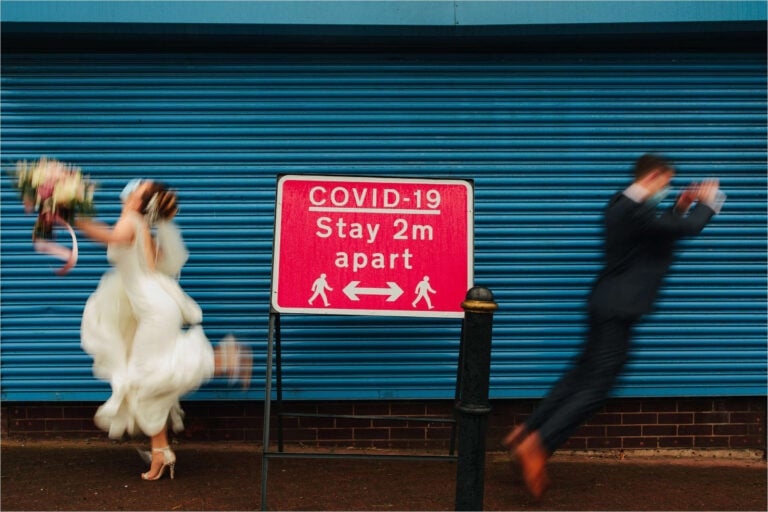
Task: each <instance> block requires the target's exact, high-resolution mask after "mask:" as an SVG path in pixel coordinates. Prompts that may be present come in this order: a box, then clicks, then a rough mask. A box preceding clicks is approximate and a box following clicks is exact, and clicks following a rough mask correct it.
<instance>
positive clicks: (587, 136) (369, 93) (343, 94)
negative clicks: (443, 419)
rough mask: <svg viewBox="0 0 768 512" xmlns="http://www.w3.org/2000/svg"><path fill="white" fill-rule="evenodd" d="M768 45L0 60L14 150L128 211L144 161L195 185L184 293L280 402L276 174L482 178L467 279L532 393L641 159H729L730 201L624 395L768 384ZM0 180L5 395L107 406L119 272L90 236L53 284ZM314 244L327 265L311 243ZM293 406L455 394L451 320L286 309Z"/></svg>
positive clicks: (509, 388)
mask: <svg viewBox="0 0 768 512" xmlns="http://www.w3.org/2000/svg"><path fill="white" fill-rule="evenodd" d="M765 72H766V70H765V62H764V56H763V55H754V56H750V55H732V54H696V55H663V56H660V55H653V56H642V55H616V56H613V57H611V56H598V55H583V56H555V55H537V56H535V57H526V56H516V55H505V56H479V55H472V56H450V55H441V56H406V55H399V56H380V55H355V56H350V55H337V56H332V55H329V56H319V55H312V56H301V55H293V56H287V55H279V56H253V55H234V56H225V55H200V56H194V55H163V56H152V55H125V54H114V55H101V56H89V55H37V54H36V55H4V56H3V73H2V151H3V165H4V167H5V168H9V167H12V164H13V162H15V161H16V160H17V159H33V158H37V157H39V156H40V155H48V156H50V157H55V158H59V159H61V160H64V161H67V162H72V163H76V164H78V165H80V166H82V167H83V168H84V169H85V170H86V171H87V172H88V173H90V174H91V176H92V177H93V178H95V179H97V180H98V181H99V182H100V183H101V189H100V190H99V192H98V194H97V197H96V201H97V207H98V209H99V212H100V215H101V216H102V218H103V219H104V220H107V221H109V222H112V221H114V220H115V219H116V216H117V214H118V207H119V205H118V200H117V195H118V192H119V190H120V188H121V187H122V185H123V184H124V183H125V181H126V180H128V179H129V178H132V177H139V176H145V177H153V178H157V179H163V180H167V181H168V182H170V183H171V184H172V185H173V186H174V187H176V188H177V189H178V190H179V191H180V199H181V204H182V209H181V213H180V215H179V218H178V219H179V223H180V224H181V226H182V228H183V229H184V232H185V235H186V238H187V241H188V243H189V247H190V249H191V258H190V261H189V264H188V265H187V267H186V268H185V270H184V271H183V274H182V284H183V286H184V287H185V289H186V290H187V291H188V292H189V293H190V294H191V295H192V296H193V297H194V298H196V299H197V300H198V301H199V302H200V304H201V306H202V307H203V310H204V313H205V328H206V331H207V333H208V334H209V337H210V338H211V339H212V340H214V341H215V340H217V339H219V338H220V337H221V336H222V335H224V334H225V333H227V332H233V333H234V334H236V335H237V336H239V337H240V338H242V339H243V340H245V341H247V342H249V343H251V344H252V345H253V347H254V349H255V353H256V354H257V361H256V367H255V373H254V377H255V386H254V387H253V388H252V389H251V391H249V392H247V393H244V392H241V391H239V390H231V389H229V388H227V387H226V384H225V383H224V382H220V381H215V382H213V383H210V384H208V385H206V386H205V387H204V388H203V389H201V390H200V391H198V392H197V393H195V394H194V395H193V398H201V399H202V398H206V399H208V398H231V399H239V398H245V397H247V398H251V399H257V400H260V399H261V398H262V397H263V382H262V381H263V378H262V376H263V370H264V368H263V366H264V359H265V352H266V350H265V344H266V331H267V315H268V302H269V284H270V283H269V280H270V269H271V261H270V259H271V252H272V251H271V243H272V230H273V210H274V190H275V181H276V176H277V175H278V174H279V173H318V174H336V173H339V174H349V175H383V176H418V177H460V178H471V179H474V180H475V204H476V213H475V226H476V235H475V261H476V270H475V279H476V283H477V284H479V285H483V286H488V287H489V288H491V289H492V290H493V292H494V294H495V297H496V300H497V302H498V303H499V306H500V309H499V311H498V313H497V314H496V315H495V324H494V342H493V369H492V396H493V397H533V396H540V395H541V394H542V393H543V392H544V391H545V390H546V389H547V388H548V386H549V385H550V384H551V382H552V381H553V379H555V378H556V377H557V375H558V374H559V373H560V372H561V371H562V369H563V368H564V367H565V365H566V364H567V362H568V361H569V359H570V358H571V357H572V356H573V354H574V353H575V351H576V350H577V347H578V346H579V344H580V343H581V339H582V336H583V334H584V326H583V323H582V322H583V320H584V315H583V305H584V297H585V294H586V293H587V291H588V289H589V286H590V283H591V281H592V279H593V278H594V275H595V273H596V272H597V270H598V268H599V258H600V240H601V231H600V216H601V212H602V209H603V207H604V205H605V203H606V201H607V200H608V198H609V197H610V195H611V194H612V193H613V192H614V191H616V190H618V189H620V188H622V187H624V186H625V185H626V184H627V182H628V180H629V169H630V166H631V163H632V161H633V160H634V159H635V158H636V157H637V156H639V155H640V154H642V153H643V152H645V151H647V150H655V151H660V152H663V153H666V154H667V155H668V156H670V157H671V158H672V159H673V160H675V161H676V162H677V163H678V167H679V170H678V176H679V177H678V182H680V183H682V182H683V181H685V180H688V179H696V178H703V177H707V176H719V177H721V179H722V186H723V188H724V189H725V191H726V192H727V193H728V195H729V196H728V203H727V204H726V207H725V209H724V211H723V213H722V215H720V216H719V217H717V218H716V220H715V221H714V222H713V223H712V224H711V225H710V226H709V227H707V228H706V230H705V231H704V233H703V235H702V236H701V237H700V238H698V239H696V240H693V241H689V242H686V243H685V244H684V247H685V250H684V252H683V253H682V255H681V257H680V258H679V261H678V262H677V263H676V265H675V267H674V269H673V272H672V274H671V275H670V277H669V279H668V286H667V287H666V288H665V290H664V292H663V295H662V297H661V300H660V303H659V308H658V312H657V313H655V314H654V315H653V316H651V317H650V318H648V320H647V321H646V322H645V323H644V324H643V325H642V326H640V327H639V328H638V329H637V335H636V347H637V349H636V351H635V355H634V358H633V361H632V363H631V365H630V367H629V369H628V371H627V373H626V375H625V377H624V378H623V380H622V384H621V387H620V389H619V390H618V393H619V394H621V395H624V396H654V395H656V396H664V395H678V396H679V395H745V394H747V395H748V394H764V393H765V383H766V344H765V341H766V169H765V163H766V126H765V111H766V98H765V90H766V79H765ZM32 224H33V219H32V218H31V217H30V216H27V215H25V214H24V213H23V211H22V208H21V205H20V203H19V202H18V200H17V199H16V197H15V195H14V191H13V190H12V188H11V186H10V182H9V180H8V179H4V180H3V183H2V233H1V235H0V236H2V268H1V271H2V275H1V276H0V277H1V278H2V282H1V284H0V286H1V287H2V288H1V291H2V398H3V399H5V400H50V399H62V400H81V399H86V400H90V399H94V400H101V399H104V398H105V397H106V395H107V390H108V387H107V386H106V385H105V384H103V383H99V382H97V381H96V380H95V379H94V378H93V377H92V376H91V371H90V360H89V358H88V357H87V356H86V355H85V354H84V353H83V352H82V351H81V350H80V348H79V322H80V314H81V312H82V308H83V305H84V303H85V300H86V298H87V297H88V295H89V293H91V292H92V290H93V289H94V288H95V287H96V285H97V283H98V278H99V276H100V275H101V274H102V272H104V270H105V269H106V268H107V263H106V260H105V257H104V251H103V249H102V248H99V247H96V246H95V245H93V244H90V243H87V242H84V243H83V245H82V248H81V249H82V250H81V258H80V263H79V265H78V266H77V268H76V269H75V270H74V271H73V272H71V273H70V274H69V275H68V276H66V277H63V278H56V277H53V275H52V274H51V271H50V267H51V266H52V265H54V262H52V261H50V260H49V259H47V258H46V257H44V256H41V255H37V254H35V253H34V252H33V251H32V247H31V243H30V232H31V228H32ZM300 257H311V255H302V256H300ZM282 324H283V325H282V335H283V349H284V356H283V358H284V372H285V397H286V398H288V399H291V398H333V399H338V398H365V399H368V398H450V397H452V396H453V382H454V379H455V362H456V356H457V347H458V337H459V332H460V329H459V325H458V321H451V320H426V319H404V318H368V317H310V316H283V323H282Z"/></svg>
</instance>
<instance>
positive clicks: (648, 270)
mask: <svg viewBox="0 0 768 512" xmlns="http://www.w3.org/2000/svg"><path fill="white" fill-rule="evenodd" d="M714 214H715V212H714V210H712V209H711V208H710V207H708V206H706V205H703V204H701V203H698V204H697V205H696V207H695V208H694V209H693V210H691V212H690V213H689V214H688V215H687V216H684V215H680V214H677V213H675V212H674V211H673V209H672V208H670V209H669V210H667V211H664V212H663V213H661V214H660V215H659V214H658V212H657V209H656V207H655V206H652V205H649V204H648V203H637V202H635V201H633V200H632V199H630V198H628V197H627V196H625V195H624V194H623V193H618V194H616V195H615V196H614V197H613V198H612V199H611V201H610V202H609V203H608V207H607V208H606V211H605V218H604V223H605V246H604V250H605V266H604V268H603V270H602V272H601V273H600V274H599V276H598V277H597V280H596V281H595V284H594V286H593V288H592V293H591V294H590V297H589V308H590V312H591V313H592V314H594V315H599V316H603V317H605V316H619V317H622V318H627V319H639V318H640V317H641V316H642V315H643V314H645V313H648V312H650V311H651V310H652V309H653V303H654V301H655V299H656V295H657V293H658V290H659V287H660V286H661V283H662V280H663V278H664V275H665V274H666V273H667V271H668V270H669V267H670V265H671V264H672V260H673V256H674V254H673V252H674V246H675V242H676V241H677V240H679V239H680V238H683V237H686V236H694V235H697V234H698V233H699V232H701V230H702V229H703V228H704V226H705V225H706V224H707V222H708V221H709V219H711V218H712V216H713V215H714Z"/></svg>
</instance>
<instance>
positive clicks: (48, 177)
mask: <svg viewBox="0 0 768 512" xmlns="http://www.w3.org/2000/svg"><path fill="white" fill-rule="evenodd" d="M15 186H16V188H17V189H18V191H19V194H20V195H21V200H22V201H23V202H24V208H25V210H26V211H27V213H37V221H36V222H35V227H34V228H33V230H32V240H33V242H34V244H35V249H36V250H37V251H39V252H44V253H47V254H51V255H53V256H56V257H58V258H61V259H64V260H66V261H67V264H66V265H64V267H62V268H61V269H60V270H59V271H57V273H58V274H59V275H62V274H65V273H67V272H68V271H69V269H71V268H72V267H74V265H75V263H76V262H77V238H76V237H75V233H74V231H73V230H72V226H71V223H72V222H73V221H74V218H75V215H76V214H81V215H92V214H93V213H94V207H93V193H94V190H95V189H96V185H95V183H93V182H91V181H90V180H89V179H88V178H87V177H84V176H83V173H82V172H81V171H80V169H79V168H78V167H74V166H71V165H66V164H64V163H62V162H59V161H58V160H48V159H47V158H41V159H40V160H38V161H36V162H26V161H20V162H18V163H17V164H16V173H15ZM56 224H58V225H61V226H63V227H64V228H66V229H67V230H68V231H69V233H70V236H71V237H72V249H67V248H64V247H61V246H59V245H56V244H53V243H51V240H53V239H54V238H55V236H54V232H53V228H54V226H55V225H56Z"/></svg>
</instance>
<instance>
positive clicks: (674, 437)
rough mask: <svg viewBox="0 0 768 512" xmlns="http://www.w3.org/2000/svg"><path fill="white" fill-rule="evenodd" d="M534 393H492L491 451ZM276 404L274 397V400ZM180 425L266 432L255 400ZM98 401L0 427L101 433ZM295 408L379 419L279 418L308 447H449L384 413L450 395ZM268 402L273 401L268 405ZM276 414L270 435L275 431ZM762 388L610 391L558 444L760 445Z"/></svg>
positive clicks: (403, 412)
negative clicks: (694, 393) (758, 392)
mask: <svg viewBox="0 0 768 512" xmlns="http://www.w3.org/2000/svg"><path fill="white" fill-rule="evenodd" d="M536 403H537V400H494V401H492V403H491V405H492V411H491V414H490V415H489V417H488V439H487V443H486V446H487V448H488V449H489V450H496V449H498V448H499V443H498V442H499V440H500V439H501V437H502V436H503V435H504V434H505V433H506V432H507V430H508V429H510V428H511V427H512V426H514V425H516V424H518V423H520V422H522V421H524V420H525V418H526V417H527V416H528V415H529V414H530V412H531V411H532V410H533V407H534V406H535V405H536ZM273 405H274V404H273ZM183 406H184V409H185V411H186V413H187V415H186V420H185V423H186V430H185V431H184V432H181V433H179V434H176V435H177V436H178V437H179V438H180V439H189V440H199V441H209V440H211V441H212V440H216V441H221V440H223V441H247V442H255V443H260V442H261V441H262V439H263V431H262V428H263V407H262V404H261V402H186V403H184V404H183ZM97 407H98V404H96V403H94V404H84V403H82V402H78V403H68V402H61V403H8V402H4V403H3V404H2V409H1V411H0V414H2V422H0V425H1V426H2V434H3V435H4V436H14V437H24V438H33V439H34V438H38V439H44V438H49V439H50V438H64V439H66V438H74V439H76V438H88V437H104V436H105V434H104V433H103V432H101V431H100V430H98V429H97V428H96V427H95V426H94V424H93V414H94V412H95V411H96V408H97ZM283 410H284V411H286V412H291V413H308V414H325V415H339V414H342V415H353V416H360V415H367V416H382V417H383V418H381V419H378V418H328V417H292V416H285V417H283V418H282V425H283V439H284V441H285V442H286V443H296V444H301V445H303V446H313V447H321V446H322V447H331V446H342V447H358V448H370V447H374V448H398V449H419V450H421V449H439V450H444V449H447V447H448V445H449V443H450V438H451V431H452V428H451V425H450V424H446V423H442V422H439V421H435V422H424V421H413V420H411V421H399V420H394V419H391V418H389V417H392V416H398V417H435V418H436V419H442V418H450V417H451V416H452V414H453V410H454V407H453V403H452V401H445V400H442V401H417V400H400V401H363V402H352V401H338V402H285V403H284V404H283ZM273 411H274V408H273ZM277 423H278V422H277V418H276V416H275V415H274V413H273V418H272V422H271V427H270V428H271V429H272V430H271V435H270V438H271V440H273V441H276V440H277V430H276V428H277ZM765 425H766V399H765V397H735V398H710V399H708V398H680V399H674V398H670V399H661V398H653V399H642V398H623V399H619V398H617V399H612V400H610V401H609V402H608V403H607V404H606V406H605V407H604V409H603V410H602V411H601V412H599V413H598V414H596V415H595V416H594V417H592V418H591V419H590V420H589V421H587V423H586V424H585V425H583V426H582V427H581V428H579V430H577V431H576V433H575V434H574V435H573V436H572V437H571V439H569V440H568V442H567V443H566V445H565V446H563V448H564V449H571V450H600V449H610V450H615V449H658V448H678V449H706V448H709V449H715V448H717V449H753V450H765V445H766V434H765V432H766V431H765Z"/></svg>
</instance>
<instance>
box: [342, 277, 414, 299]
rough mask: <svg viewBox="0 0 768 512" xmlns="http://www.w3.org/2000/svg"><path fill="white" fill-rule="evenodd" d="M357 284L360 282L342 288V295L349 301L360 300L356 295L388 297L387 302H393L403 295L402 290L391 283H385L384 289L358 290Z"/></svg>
mask: <svg viewBox="0 0 768 512" xmlns="http://www.w3.org/2000/svg"><path fill="white" fill-rule="evenodd" d="M359 284H360V281H350V283H349V284H348V285H347V286H345V287H344V295H346V296H347V297H349V300H360V298H359V297H358V295H389V297H387V302H394V301H396V300H397V298H398V297H400V296H401V295H402V294H403V289H402V288H400V287H399V286H398V285H397V283H395V282H393V281H387V287H386V288H358V286H357V285H359Z"/></svg>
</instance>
